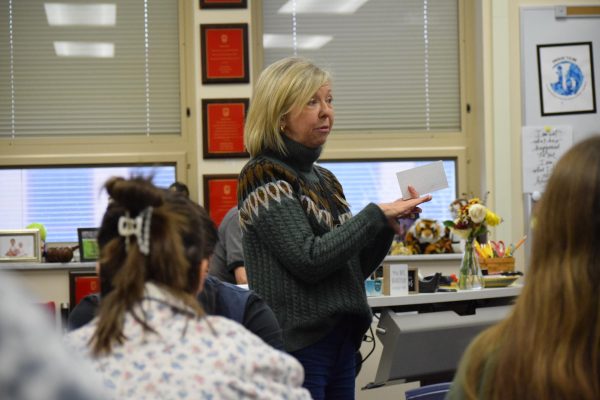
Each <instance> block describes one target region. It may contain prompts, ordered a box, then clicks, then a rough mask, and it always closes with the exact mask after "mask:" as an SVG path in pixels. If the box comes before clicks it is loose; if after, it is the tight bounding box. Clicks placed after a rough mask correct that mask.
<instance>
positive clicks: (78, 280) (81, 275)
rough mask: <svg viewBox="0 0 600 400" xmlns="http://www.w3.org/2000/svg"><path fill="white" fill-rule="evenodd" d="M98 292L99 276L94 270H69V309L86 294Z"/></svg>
mask: <svg viewBox="0 0 600 400" xmlns="http://www.w3.org/2000/svg"><path fill="white" fill-rule="evenodd" d="M98 292H100V277H99V276H98V274H96V271H69V309H70V310H71V311H72V310H73V308H75V306H76V305H77V304H79V302H80V301H81V300H82V299H83V298H84V297H86V296H87V295H90V294H93V293H98Z"/></svg>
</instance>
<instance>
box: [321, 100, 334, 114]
mask: <svg viewBox="0 0 600 400" xmlns="http://www.w3.org/2000/svg"><path fill="white" fill-rule="evenodd" d="M320 114H321V115H322V116H331V115H333V105H332V104H331V103H328V102H326V101H324V102H322V103H321V108H320Z"/></svg>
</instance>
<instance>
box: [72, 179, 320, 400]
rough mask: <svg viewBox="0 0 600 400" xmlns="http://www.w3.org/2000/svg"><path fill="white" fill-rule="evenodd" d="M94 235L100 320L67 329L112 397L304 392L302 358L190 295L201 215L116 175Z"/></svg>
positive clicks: (205, 237) (199, 253) (195, 284)
mask: <svg viewBox="0 0 600 400" xmlns="http://www.w3.org/2000/svg"><path fill="white" fill-rule="evenodd" d="M106 189H107V192H108V194H109V196H110V198H111V202H110V203H109V206H108V208H107V211H106V213H105V215H104V218H103V221H102V224H101V227H100V231H99V234H98V244H99V247H100V261H99V264H100V265H99V268H100V271H99V275H100V282H101V290H102V302H101V303H100V309H99V313H98V318H96V319H95V320H94V321H92V323H90V324H88V325H86V326H84V327H83V328H81V329H78V330H76V331H73V332H71V333H69V334H68V341H69V343H70V344H71V346H72V347H73V348H74V349H76V350H77V351H79V352H81V353H84V354H86V355H88V356H89V357H90V358H91V359H92V361H93V362H94V364H95V366H96V369H97V370H98V371H99V372H100V373H101V374H102V375H103V377H104V382H105V385H106V387H107V388H108V389H110V390H111V391H112V393H113V395H114V397H117V398H124V397H127V398H141V397H148V398H175V397H177V398H187V397H189V398H198V397H203V396H204V395H206V396H208V395H211V396H214V397H217V398H250V397H251V398H257V397H258V398H278V397H284V396H287V397H290V398H309V393H308V392H307V391H305V390H304V389H302V388H301V387H300V385H301V384H302V381H303V370H302V367H301V365H300V364H299V363H298V362H297V361H296V360H294V359H293V358H292V357H290V356H288V355H286V354H285V353H283V352H280V351H277V350H274V349H273V348H272V347H270V346H269V345H267V344H265V343H264V342H263V341H262V340H261V339H260V338H258V337H257V336H255V335H253V334H252V333H250V332H248V331H247V330H245V329H244V328H243V327H242V326H241V325H239V324H237V323H235V322H233V321H231V320H228V319H226V318H223V317H218V316H208V315H206V314H205V313H204V310H203V309H202V306H201V305H200V303H199V302H198V301H197V299H196V295H197V294H198V292H199V289H200V288H201V287H202V285H203V281H204V279H205V276H206V271H207V268H208V258H209V256H210V254H211V253H212V251H213V247H214V243H215V242H216V230H215V228H214V225H213V224H212V222H211V221H210V219H209V218H208V216H207V215H206V212H205V211H204V210H203V209H202V208H201V207H200V206H198V205H197V204H194V203H193V202H192V201H190V200H189V199H188V198H187V197H185V196H180V195H176V194H174V193H171V192H169V191H167V192H165V191H162V190H160V189H157V188H156V187H154V186H153V185H152V184H151V183H150V182H149V181H148V180H145V179H142V178H133V179H130V180H124V179H122V178H113V179H111V180H109V181H108V182H107V183H106Z"/></svg>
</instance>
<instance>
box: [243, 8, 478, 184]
mask: <svg viewBox="0 0 600 400" xmlns="http://www.w3.org/2000/svg"><path fill="white" fill-rule="evenodd" d="M465 3H466V2H463V1H458V18H459V20H458V28H459V32H458V37H459V43H458V48H459V77H460V85H459V93H460V110H461V111H460V126H461V128H460V130H458V131H439V130H438V131H436V130H431V131H427V132H420V131H403V132H400V131H399V130H378V131H369V130H365V131H362V133H360V134H359V133H357V132H356V131H343V130H340V131H337V130H335V129H334V131H333V132H332V134H331V136H330V137H329V139H328V141H327V144H326V146H325V149H324V151H323V154H322V156H321V157H322V159H323V160H328V161H334V160H343V159H346V160H347V159H351V160H363V159H439V158H456V160H457V174H456V179H457V182H458V188H457V194H460V193H467V192H469V191H472V192H479V191H480V190H479V184H480V179H479V178H478V176H479V173H478V172H477V169H478V165H479V161H480V160H478V159H475V163H472V162H471V158H472V157H473V155H472V153H473V152H472V151H470V148H475V147H477V146H478V142H477V141H478V139H477V138H474V137H472V135H471V134H470V133H471V132H472V131H474V126H475V124H477V123H478V121H477V120H476V115H475V114H474V113H473V112H472V110H471V107H470V105H469V104H470V103H472V100H468V99H467V96H469V97H472V96H474V94H475V93H474V90H475V89H474V85H475V83H474V82H473V81H474V80H467V79H466V76H467V71H472V70H475V67H474V54H473V51H472V50H469V49H472V48H473V46H474V43H475V39H474V38H473V36H472V35H468V34H467V32H470V31H471V30H472V29H473V24H474V15H475V6H474V5H473V4H465ZM469 3H470V2H469ZM251 16H252V21H253V25H252V42H253V51H252V54H253V59H252V67H253V68H252V70H253V79H252V81H253V82H256V80H257V78H258V75H259V74H260V72H261V71H262V70H263V68H264V66H263V65H262V64H263V58H264V51H263V46H262V35H263V13H262V2H258V1H253V2H252V4H251ZM250 106H252V104H250ZM467 109H469V111H467ZM475 164H477V165H475ZM469 188H471V189H470V190H469Z"/></svg>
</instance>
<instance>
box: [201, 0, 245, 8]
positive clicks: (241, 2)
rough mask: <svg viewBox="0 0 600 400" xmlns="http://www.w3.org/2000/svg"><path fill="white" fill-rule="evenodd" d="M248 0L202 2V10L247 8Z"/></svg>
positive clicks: (202, 0) (209, 0) (210, 0)
mask: <svg viewBox="0 0 600 400" xmlns="http://www.w3.org/2000/svg"><path fill="white" fill-rule="evenodd" d="M247 6H248V2H247V0H200V8H246V7H247Z"/></svg>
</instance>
